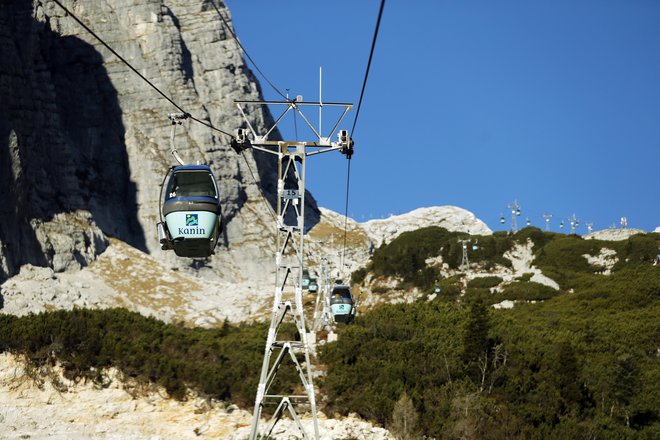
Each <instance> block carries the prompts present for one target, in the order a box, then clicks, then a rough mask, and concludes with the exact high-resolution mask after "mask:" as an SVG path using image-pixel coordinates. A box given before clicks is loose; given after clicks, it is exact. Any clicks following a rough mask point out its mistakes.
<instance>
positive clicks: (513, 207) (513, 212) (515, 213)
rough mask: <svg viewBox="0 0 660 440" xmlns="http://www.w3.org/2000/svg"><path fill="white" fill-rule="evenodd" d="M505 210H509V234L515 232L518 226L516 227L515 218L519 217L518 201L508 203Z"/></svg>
mask: <svg viewBox="0 0 660 440" xmlns="http://www.w3.org/2000/svg"><path fill="white" fill-rule="evenodd" d="M507 208H509V209H510V210H511V232H517V231H518V226H517V225H516V217H518V216H520V205H519V204H518V200H514V201H513V203H509V204H508V205H507Z"/></svg>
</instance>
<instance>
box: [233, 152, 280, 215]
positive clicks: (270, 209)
mask: <svg viewBox="0 0 660 440" xmlns="http://www.w3.org/2000/svg"><path fill="white" fill-rule="evenodd" d="M243 153H244V151H241V156H242V157H243V160H244V161H245V165H247V168H248V170H249V171H250V175H252V180H253V181H254V183H255V185H256V186H257V189H258V190H259V194H261V198H262V199H263V201H264V203H265V204H266V207H267V208H268V212H269V213H270V215H271V216H272V217H273V220H277V214H275V211H274V210H273V207H272V206H270V203H269V202H268V199H267V198H266V196H265V195H264V192H263V191H262V190H261V186H260V185H259V183H258V182H257V178H256V177H255V175H254V172H253V171H252V167H251V166H250V162H248V160H247V158H246V157H245V154H243Z"/></svg>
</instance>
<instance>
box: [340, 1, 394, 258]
mask: <svg viewBox="0 0 660 440" xmlns="http://www.w3.org/2000/svg"><path fill="white" fill-rule="evenodd" d="M384 8H385V0H381V2H380V9H379V11H378V19H377V20H376V29H375V30H374V38H373V40H372V42H371V50H370V52H369V61H368V62H367V70H366V71H365V73H364V81H363V82H362V90H361V91H360V99H359V101H358V106H357V110H356V111H355V119H354V120H353V128H352V129H351V138H353V135H354V133H355V127H356V125H357V121H358V116H359V115H360V107H362V99H363V98H364V90H365V89H366V88H367V79H368V78H369V70H371V61H372V60H373V57H374V51H375V49H376V40H377V39H378V30H379V29H380V20H381V18H382V17H383V9H384ZM350 182H351V157H350V156H349V157H348V165H347V172H346V205H345V208H344V245H343V248H342V251H341V269H340V270H341V271H343V270H344V269H343V268H344V254H345V253H346V234H347V229H348V195H349V191H350Z"/></svg>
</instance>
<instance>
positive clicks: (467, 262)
mask: <svg viewBox="0 0 660 440" xmlns="http://www.w3.org/2000/svg"><path fill="white" fill-rule="evenodd" d="M458 242H459V243H461V244H462V245H463V259H462V260H461V266H460V267H459V269H460V271H461V272H467V271H468V270H469V269H470V260H468V249H467V245H468V243H469V242H470V240H458Z"/></svg>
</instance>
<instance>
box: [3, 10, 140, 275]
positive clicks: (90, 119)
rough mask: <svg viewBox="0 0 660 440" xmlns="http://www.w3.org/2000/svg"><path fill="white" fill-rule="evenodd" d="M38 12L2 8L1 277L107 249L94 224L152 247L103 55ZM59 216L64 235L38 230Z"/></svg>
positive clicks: (82, 258) (84, 260)
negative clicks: (141, 218) (140, 213)
mask: <svg viewBox="0 0 660 440" xmlns="http://www.w3.org/2000/svg"><path fill="white" fill-rule="evenodd" d="M32 14H33V11H32V8H31V5H30V4H29V3H28V2H21V1H18V0H16V1H15V2H9V4H8V5H5V6H3V7H2V8H0V52H1V53H2V57H0V170H1V173H0V180H1V182H0V183H1V184H2V187H3V188H4V190H3V191H2V192H0V205H1V207H0V210H2V213H3V215H2V220H1V221H0V242H1V246H0V262H1V263H2V264H0V278H6V277H8V276H11V275H13V274H15V273H16V272H17V271H18V269H19V268H20V266H21V265H23V264H26V263H30V264H33V265H38V266H43V265H53V264H54V260H55V259H56V256H57V254H61V253H64V254H67V255H69V256H70V258H71V260H72V262H73V263H75V264H76V265H85V264H87V262H88V261H89V259H90V258H92V259H93V258H94V256H95V255H94V254H95V253H98V252H102V251H103V249H104V248H105V239H104V238H100V237H99V234H100V231H98V229H97V228H96V226H95V224H96V225H98V226H100V228H101V229H102V230H103V232H104V233H105V234H108V235H111V236H116V237H118V238H120V239H122V240H123V241H126V242H128V243H130V244H132V245H133V246H135V247H137V248H140V249H146V246H145V240H144V234H143V231H142V228H141V226H140V223H139V222H138V220H137V217H136V206H135V205H136V197H135V192H136V189H135V184H134V183H133V182H131V180H130V176H129V164H128V156H127V154H126V146H125V145H124V127H123V124H122V113H121V109H120V107H119V104H118V101H117V91H116V90H115V89H114V87H113V85H112V84H111V83H110V80H109V78H108V75H107V73H106V71H105V68H104V66H103V59H102V57H101V55H100V54H99V53H98V52H97V51H96V49H95V48H94V47H93V46H91V45H89V44H87V43H85V42H84V41H82V40H80V39H78V38H76V37H62V36H60V35H59V34H57V33H55V32H52V31H51V30H50V29H49V27H48V22H46V23H41V22H38V21H36V20H35V19H34V18H33V15H32ZM84 211H87V212H90V213H91V217H89V216H86V215H84V214H78V212H84ZM59 214H66V215H65V217H62V216H59V217H58V215H59ZM69 214H70V215H69ZM56 217H57V222H58V224H59V223H62V225H63V227H64V228H65V230H62V231H61V232H62V233H64V234H66V235H68V236H69V238H68V239H67V240H63V241H61V240H60V241H58V240H55V239H50V238H45V237H44V236H43V234H42V233H39V229H40V228H44V227H45V225H47V224H48V223H49V222H51V221H53V219H55V218H56ZM46 229H48V228H47V227H46ZM96 244H98V245H99V246H98V247H94V246H93V245H96ZM59 245H63V246H65V247H67V246H68V247H70V248H67V249H63V248H59V247H58V246H59ZM92 248H94V249H93V250H92ZM65 266H66V265H65Z"/></svg>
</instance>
